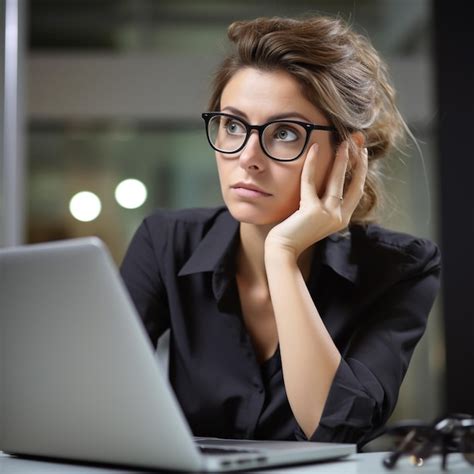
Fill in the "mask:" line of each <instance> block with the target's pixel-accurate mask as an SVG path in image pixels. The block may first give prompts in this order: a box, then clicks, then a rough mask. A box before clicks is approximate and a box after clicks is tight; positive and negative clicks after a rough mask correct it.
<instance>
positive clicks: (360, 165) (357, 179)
mask: <svg viewBox="0 0 474 474" xmlns="http://www.w3.org/2000/svg"><path fill="white" fill-rule="evenodd" d="M367 168H368V152H367V148H364V149H363V150H362V151H361V153H360V155H359V159H358V160H357V162H356V164H355V167H354V171H353V173H352V180H351V183H350V184H349V186H348V187H347V189H346V192H345V195H344V203H343V214H344V215H346V216H349V219H350V217H351V216H352V214H353V213H354V211H355V209H356V207H357V205H358V204H359V201H360V199H361V198H362V195H363V194H364V185H365V180H366V177H367Z"/></svg>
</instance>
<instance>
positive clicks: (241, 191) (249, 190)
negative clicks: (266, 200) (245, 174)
mask: <svg viewBox="0 0 474 474" xmlns="http://www.w3.org/2000/svg"><path fill="white" fill-rule="evenodd" d="M231 189H232V191H233V192H234V193H235V194H237V195H238V196H241V197H247V198H258V197H268V196H271V194H269V193H266V192H265V191H263V190H262V189H260V188H258V187H257V186H253V185H248V184H245V183H237V184H234V185H233V186H231Z"/></svg>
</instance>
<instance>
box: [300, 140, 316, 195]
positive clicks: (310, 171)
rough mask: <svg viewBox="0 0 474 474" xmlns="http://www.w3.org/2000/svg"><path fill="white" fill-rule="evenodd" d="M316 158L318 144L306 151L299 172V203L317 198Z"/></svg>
mask: <svg viewBox="0 0 474 474" xmlns="http://www.w3.org/2000/svg"><path fill="white" fill-rule="evenodd" d="M317 158H318V144H317V143H314V144H313V145H312V146H311V148H310V149H309V150H308V154H307V155H306V160H305V162H304V165H303V170H302V172H301V194H300V195H301V201H302V202H308V201H312V200H314V199H315V198H317V196H318V193H317V189H316V179H315V178H316V163H317Z"/></svg>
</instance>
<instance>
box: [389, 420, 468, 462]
mask: <svg viewBox="0 0 474 474" xmlns="http://www.w3.org/2000/svg"><path fill="white" fill-rule="evenodd" d="M386 433H387V434H390V435H392V436H393V437H394V438H395V441H396V444H397V447H396V449H395V450H394V451H393V452H391V453H390V454H389V455H388V456H387V457H386V458H385V459H384V460H383V464H384V466H385V467H386V468H388V469H392V468H394V467H395V465H396V463H397V461H398V460H399V458H400V457H401V456H403V455H409V456H411V458H412V462H413V463H414V464H416V465H418V466H421V465H423V462H424V460H425V459H426V458H428V457H430V456H432V455H433V454H441V463H442V464H441V465H442V468H443V469H446V466H447V458H448V454H449V453H462V455H463V456H464V459H465V460H466V461H467V462H468V463H469V464H472V465H474V418H472V416H471V415H465V414H457V413H455V414H451V415H448V416H446V417H443V418H440V419H437V420H435V421H434V422H433V423H423V422H410V421H409V422H400V423H397V424H394V425H392V426H391V427H390V428H388V429H387V431H386Z"/></svg>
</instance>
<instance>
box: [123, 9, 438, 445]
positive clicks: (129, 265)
mask: <svg viewBox="0 0 474 474" xmlns="http://www.w3.org/2000/svg"><path fill="white" fill-rule="evenodd" d="M228 34H229V38H230V40H231V41H232V42H233V43H234V45H235V48H234V51H233V52H232V53H231V54H230V55H229V56H228V57H227V58H226V59H225V60H224V62H223V63H222V64H221V66H220V68H219V69H218V71H217V73H216V76H215V80H214V83H213V91H212V96H211V100H210V107H209V109H210V111H211V112H207V113H204V114H203V118H204V120H205V123H206V133H207V136H208V140H209V142H210V145H211V146H212V147H213V148H214V150H215V154H216V160H217V168H218V171H219V178H220V185H221V190H222V195H223V198H224V202H225V206H224V207H220V208H217V209H191V210H182V211H158V212H156V213H155V214H153V215H152V216H150V217H148V218H147V219H145V220H144V222H143V223H142V225H141V226H140V228H139V229H138V231H137V233H136V235H135V237H134V238H133V241H132V243H131V245H130V247H129V249H128V252H127V255H126V257H125V259H124V262H123V265H122V275H123V278H124V280H125V283H126V285H127V287H128V289H129V291H130V294H131V296H132V299H133V301H134V302H135V304H136V306H137V308H138V311H139V313H140V315H141V317H142V319H143V322H144V324H145V327H146V329H147V331H148V333H149V336H150V338H151V340H152V342H153V343H154V344H156V342H157V339H158V337H159V336H160V335H161V334H162V333H163V332H164V331H165V330H166V329H167V328H170V329H171V344H170V380H171V383H172V386H173V388H174V390H175V392H176V395H177V397H178V399H179V401H180V403H181V406H182V408H183V410H184V413H185V414H186V417H187V419H188V421H189V423H190V425H191V428H192V430H193V432H194V434H195V435H197V436H216V437H223V438H255V439H287V440H291V439H293V440H307V439H309V440H314V441H338V442H356V443H359V444H363V443H365V442H367V441H368V440H370V439H372V438H373V437H375V436H376V435H377V434H378V433H379V432H380V429H381V428H382V427H383V425H384V423H385V422H386V421H387V419H388V417H389V416H390V414H391V412H392V411H393V408H394V406H395V403H396V400H397V396H398V391H399V387H400V384H401V382H402V379H403V377H404V374H405V372H406V370H407V366H408V363H409V360H410V357H411V355H412V352H413V350H414V347H415V345H416V343H417V342H418V340H419V339H420V337H421V336H422V334H423V332H424V329H425V326H426V319H427V316H428V313H429V311H430V309H431V306H432V304H433V300H434V298H435V296H436V293H437V290H438V280H439V273H440V257H439V252H438V249H437V247H436V246H435V245H434V244H433V243H431V242H429V241H427V240H424V239H419V238H415V237H412V236H409V235H405V234H400V233H396V232H392V231H389V230H386V229H383V228H381V227H379V226H377V225H376V224H374V223H373V222H372V221H373V220H374V215H375V211H376V209H377V206H378V204H379V197H380V190H379V186H380V184H379V181H380V179H379V175H380V170H379V160H380V158H382V157H383V156H385V155H386V153H387V151H388V150H389V149H390V148H391V147H393V146H394V145H396V142H397V140H398V139H399V138H400V137H401V136H402V135H403V132H404V130H405V129H406V125H405V123H404V122H403V119H402V118H401V116H400V114H399V112H398V110H397V108H396V106H395V102H394V91H393V89H392V87H391V86H390V84H389V82H388V78H387V73H386V69H385V66H384V64H383V62H382V61H381V60H380V58H379V57H378V55H377V53H376V51H375V50H374V49H373V47H372V46H371V45H370V43H369V42H368V40H367V39H365V38H364V37H362V36H360V35H358V34H356V33H355V32H352V31H351V30H350V29H349V28H348V26H347V25H346V24H344V23H343V21H341V20H339V19H331V18H327V17H315V18H309V19H306V20H301V21H299V20H291V19H282V18H272V19H267V18H260V19H256V20H254V21H247V22H236V23H233V24H232V25H231V26H230V27H229V31H228Z"/></svg>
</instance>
